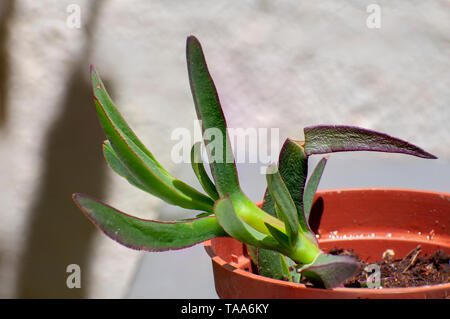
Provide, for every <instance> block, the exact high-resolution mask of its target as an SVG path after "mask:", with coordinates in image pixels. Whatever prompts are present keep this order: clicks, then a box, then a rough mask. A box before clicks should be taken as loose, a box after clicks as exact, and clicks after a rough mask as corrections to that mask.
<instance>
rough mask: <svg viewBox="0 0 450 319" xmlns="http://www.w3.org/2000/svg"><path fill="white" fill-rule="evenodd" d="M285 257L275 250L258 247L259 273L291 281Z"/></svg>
mask: <svg viewBox="0 0 450 319" xmlns="http://www.w3.org/2000/svg"><path fill="white" fill-rule="evenodd" d="M286 259H287V258H286V257H285V256H283V255H282V254H280V253H278V252H276V251H272V250H268V249H259V250H258V265H259V267H258V271H259V275H261V276H265V277H270V278H274V279H279V280H287V281H293V280H292V275H291V272H290V270H289V266H288V263H287V260H286Z"/></svg>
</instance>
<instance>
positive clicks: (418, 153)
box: [303, 124, 438, 159]
mask: <svg viewBox="0 0 450 319" xmlns="http://www.w3.org/2000/svg"><path fill="white" fill-rule="evenodd" d="M316 128H338V129H341V128H342V129H354V130H359V131H361V132H365V133H369V134H374V135H377V136H380V137H384V138H387V139H391V140H393V141H397V142H401V143H404V144H405V145H406V146H409V147H411V148H413V149H414V151H409V152H408V151H407V150H404V151H402V150H398V151H392V150H386V149H382V148H368V149H363V148H355V149H339V148H336V149H333V150H332V151H323V152H308V151H306V149H305V151H306V154H307V155H308V156H309V155H314V154H327V153H334V152H352V151H369V152H370V151H371V152H383V153H400V154H407V155H412V156H417V157H421V158H426V159H437V158H438V157H437V156H435V155H433V154H431V153H429V152H427V151H425V150H423V149H422V148H420V147H418V146H416V145H414V144H412V143H409V142H407V141H405V140H402V139H399V138H397V137H393V136H391V135H388V134H386V133H381V132H378V131H374V130H369V129H365V128H361V127H358V126H351V125H326V124H323V125H313V126H307V127H305V128H303V131H304V132H305V136H306V132H307V131H310V130H313V129H316Z"/></svg>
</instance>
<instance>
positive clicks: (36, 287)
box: [16, 1, 110, 298]
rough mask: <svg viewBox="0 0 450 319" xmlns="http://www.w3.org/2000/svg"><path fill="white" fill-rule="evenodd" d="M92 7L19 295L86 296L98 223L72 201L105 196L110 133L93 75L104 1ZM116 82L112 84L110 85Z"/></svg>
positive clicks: (57, 126)
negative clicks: (77, 284)
mask: <svg viewBox="0 0 450 319" xmlns="http://www.w3.org/2000/svg"><path fill="white" fill-rule="evenodd" d="M101 2H102V1H95V2H93V5H92V6H91V8H90V10H89V11H90V12H91V14H90V19H89V21H88V22H87V24H86V26H85V31H86V35H87V39H86V42H85V45H86V47H85V50H84V54H83V55H82V58H81V59H80V60H79V61H75V63H74V65H73V70H72V73H71V74H70V78H69V80H68V82H67V91H66V95H65V97H64V98H63V99H62V102H61V107H60V111H61V113H60V116H59V117H58V118H57V119H56V120H55V122H54V124H53V126H52V127H50V129H49V131H48V135H47V141H46V145H45V147H44V151H43V152H44V154H43V157H44V161H43V163H45V164H44V165H45V166H44V167H42V168H41V171H42V176H43V177H42V181H41V183H40V184H39V186H38V189H37V194H36V197H35V198H36V199H35V202H34V203H32V204H31V206H30V212H29V216H30V220H29V224H28V226H27V227H28V231H27V242H26V244H25V247H24V252H25V253H24V256H23V257H22V260H21V263H20V264H21V269H19V270H18V271H19V274H18V275H19V277H18V278H19V279H18V283H17V287H16V297H17V298H85V297H87V292H88V289H89V284H88V283H87V282H85V281H84V280H83V279H84V278H87V277H89V274H88V273H89V269H90V267H89V266H90V264H91V263H90V260H89V257H90V256H91V249H92V245H93V241H94V238H95V235H96V234H97V231H96V228H95V227H94V226H93V225H92V223H91V222H89V220H88V219H87V218H86V217H85V216H84V215H83V214H82V213H81V212H80V210H79V209H78V208H77V207H76V205H75V204H74V203H73V201H72V193H74V192H83V193H88V194H92V195H93V196H95V197H99V198H101V197H103V195H104V186H105V177H106V163H105V161H104V160H103V154H102V150H101V144H102V142H103V140H104V139H105V136H104V134H103V131H102V129H101V127H100V124H99V122H98V120H97V115H96V112H95V107H94V102H93V97H92V89H91V86H90V81H89V76H88V75H89V64H88V59H87V58H86V57H88V56H90V50H91V43H92V41H91V34H92V30H93V29H94V27H93V22H95V18H96V17H97V16H98V11H99V4H100V3H101ZM109 87H110V85H109ZM70 264H77V265H79V266H80V267H81V275H82V276H81V288H72V289H69V288H68V287H67V285H66V280H67V277H68V275H69V273H67V272H66V269H67V266H68V265H70Z"/></svg>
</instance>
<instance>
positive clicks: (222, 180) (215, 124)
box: [186, 36, 240, 196]
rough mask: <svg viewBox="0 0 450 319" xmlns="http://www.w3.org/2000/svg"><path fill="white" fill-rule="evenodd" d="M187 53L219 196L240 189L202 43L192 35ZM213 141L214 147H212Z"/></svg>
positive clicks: (196, 106)
mask: <svg viewBox="0 0 450 319" xmlns="http://www.w3.org/2000/svg"><path fill="white" fill-rule="evenodd" d="M186 56H187V64H188V73H189V82H190V85H191V92H192V96H193V98H194V103H195V108H196V110H197V117H198V119H199V120H200V121H201V123H202V131H203V137H204V141H205V145H206V146H207V149H208V147H209V152H210V156H211V160H210V163H211V164H210V165H211V166H212V167H211V172H212V175H213V178H214V181H215V185H216V188H217V191H218V193H219V194H220V196H225V195H226V194H233V193H235V192H240V187H239V181H238V176H237V172H236V165H235V162H234V156H233V152H232V150H231V145H230V139H229V137H228V133H227V124H226V121H225V117H224V115H223V112H222V108H221V106H220V101H219V97H218V95H217V91H216V87H215V85H214V82H213V80H212V78H211V75H210V73H209V71H208V66H207V65H206V61H205V57H204V55H203V51H202V47H201V45H200V42H199V41H198V40H197V38H195V37H194V36H190V37H188V39H187V44H186ZM205 133H206V134H205ZM209 135H211V136H209ZM209 144H211V145H209ZM212 145H215V146H216V147H214V149H213V148H212V147H211V146H212Z"/></svg>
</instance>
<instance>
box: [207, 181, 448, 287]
mask: <svg viewBox="0 0 450 319" xmlns="http://www.w3.org/2000/svg"><path fill="white" fill-rule="evenodd" d="M360 191H365V192H367V191H373V192H385V191H395V192H409V193H422V194H423V193H427V194H433V195H438V196H440V197H447V200H449V201H450V193H445V192H440V191H432V190H420V189H410V188H397V187H351V188H330V189H320V190H318V191H317V194H319V195H320V194H323V193H341V192H360ZM219 238H220V237H219ZM221 238H228V237H221ZM212 240H214V239H210V240H207V241H205V242H204V244H203V245H204V248H205V250H206V252H207V253H208V255H209V257H210V258H211V260H212V261H213V262H215V263H216V264H218V265H219V266H221V267H225V268H228V269H229V270H230V271H233V272H235V273H236V274H239V275H241V276H245V277H249V278H251V279H254V280H258V281H266V282H268V283H271V284H276V285H280V286H285V287H291V288H296V289H308V290H311V291H324V290H328V291H330V292H336V293H340V294H342V293H344V294H347V293H348V294H352V295H354V294H358V293H361V292H362V291H366V292H367V290H370V293H371V294H376V295H382V294H385V293H389V294H408V293H420V292H430V291H434V290H443V289H445V290H446V289H448V290H450V283H442V284H435V285H426V286H419V287H398V288H381V289H371V288H347V287H339V288H331V289H321V288H310V287H306V286H305V285H304V284H301V283H294V282H289V281H283V280H279V279H273V278H269V277H264V276H261V275H257V274H254V273H252V272H249V271H246V270H243V269H240V268H236V267H235V266H233V265H231V264H229V263H228V262H226V261H225V260H224V259H222V257H220V256H218V255H216V254H215V252H214V249H213V248H212ZM319 241H320V240H319ZM327 241H328V242H329V240H327ZM336 241H338V240H336Z"/></svg>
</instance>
